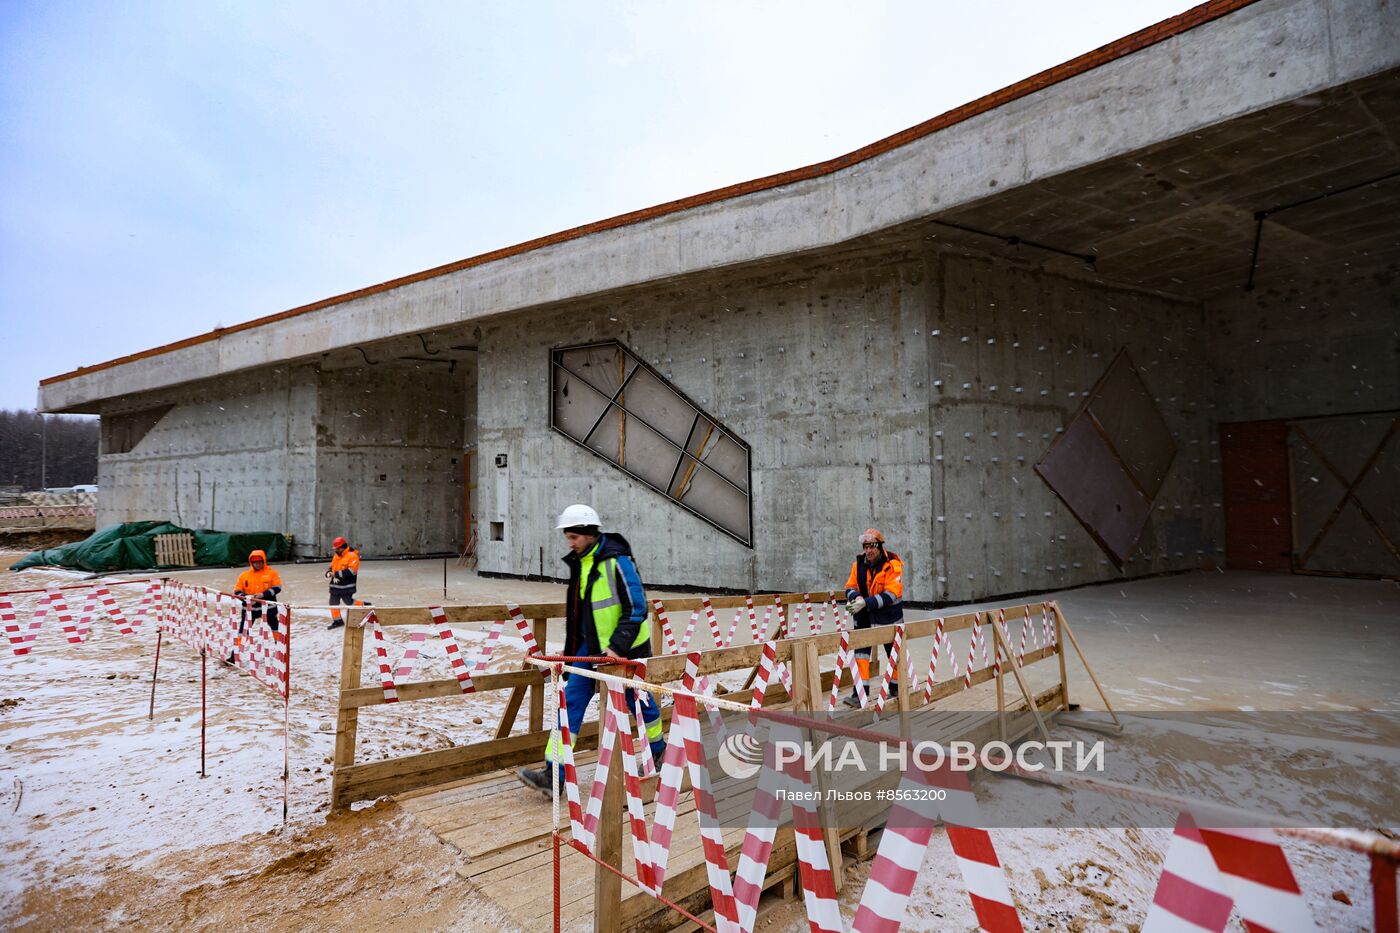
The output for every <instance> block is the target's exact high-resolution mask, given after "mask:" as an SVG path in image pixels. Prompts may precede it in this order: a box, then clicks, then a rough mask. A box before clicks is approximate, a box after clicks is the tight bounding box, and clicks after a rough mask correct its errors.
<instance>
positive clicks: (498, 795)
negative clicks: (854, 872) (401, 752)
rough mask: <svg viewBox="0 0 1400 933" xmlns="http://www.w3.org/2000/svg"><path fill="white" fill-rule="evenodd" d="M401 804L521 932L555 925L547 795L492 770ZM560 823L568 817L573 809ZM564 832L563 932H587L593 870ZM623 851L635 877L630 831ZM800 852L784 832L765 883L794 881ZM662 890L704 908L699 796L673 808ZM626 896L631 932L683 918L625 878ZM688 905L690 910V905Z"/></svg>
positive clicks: (733, 822) (735, 838) (588, 765)
mask: <svg viewBox="0 0 1400 933" xmlns="http://www.w3.org/2000/svg"><path fill="white" fill-rule="evenodd" d="M579 758H580V762H579V779H580V784H581V785H582V786H583V787H584V788H585V793H586V792H587V790H586V789H588V788H591V787H592V780H593V762H594V760H595V755H593V754H581V755H580V756H579ZM687 787H688V785H687ZM396 799H397V801H398V802H399V804H400V806H402V807H403V808H404V809H406V810H408V811H409V812H410V813H412V814H413V815H414V817H415V819H417V820H418V821H420V822H421V823H423V824H424V825H425V826H427V827H428V828H429V829H431V830H432V831H433V832H434V833H436V834H437V835H438V836H439V838H441V839H442V840H443V841H444V842H446V843H448V844H449V845H451V846H453V847H454V848H456V849H457V850H458V851H459V852H461V853H462V855H463V856H464V858H465V864H463V865H462V866H461V867H460V868H459V869H458V873H459V874H461V875H462V876H463V877H464V878H466V879H467V880H469V881H471V882H472V884H473V885H475V886H476V888H477V890H478V891H479V892H480V893H481V894H482V895H483V896H484V897H485V898H486V899H487V900H489V901H491V902H492V903H493V904H495V905H496V906H497V907H499V908H500V909H501V911H502V913H504V914H505V915H506V916H508V917H510V918H511V919H512V920H513V921H514V922H515V923H517V924H519V926H520V928H521V929H523V930H529V931H535V930H541V931H543V930H551V929H553V922H554V914H553V902H552V897H551V892H552V888H553V859H552V855H551V849H550V837H549V821H550V804H549V799H548V798H546V797H544V796H543V795H541V794H540V793H539V792H538V791H535V790H532V789H530V788H528V787H526V786H525V785H523V784H521V783H520V782H519V781H518V780H517V779H516V777H515V773H514V771H493V772H491V773H490V774H483V775H479V776H477V777H473V778H468V779H466V780H463V781H457V782H454V783H453V784H450V785H445V786H443V787H436V788H428V789H425V790H421V791H411V792H409V793H406V794H401V795H399V796H398V797H397V798H396ZM566 806H567V805H565V807H566ZM740 807H742V810H739V808H740ZM735 809H736V810H738V812H736V813H733V814H729V813H725V814H721V819H722V821H723V822H725V823H726V824H728V825H729V826H730V827H732V828H726V829H725V830H724V840H725V843H726V846H727V847H728V848H729V849H730V852H729V857H730V867H731V868H733V867H734V866H735V865H737V864H738V853H739V847H740V844H741V843H742V841H743V836H744V830H743V828H742V827H743V826H744V825H745V824H746V823H747V819H744V818H742V817H743V813H744V812H745V811H747V809H748V803H747V802H740V801H735ZM646 815H647V820H648V822H650V821H651V819H652V818H653V817H654V816H655V812H654V804H651V803H648V804H647V806H646ZM726 817H728V818H726ZM563 818H564V819H565V821H567V819H568V811H567V809H565V810H564V812H563ZM568 836H569V833H568V829H567V826H566V827H565V832H564V837H565V840H566V841H565V844H564V847H563V848H562V849H561V850H560V851H561V855H560V860H559V875H560V890H561V898H560V900H561V904H562V905H563V906H562V909H561V920H562V922H563V924H564V925H565V927H566V928H567V927H569V926H570V925H571V924H572V925H574V926H586V924H583V923H581V921H584V920H585V919H587V918H588V917H589V916H590V915H591V914H592V910H593V874H594V863H593V862H592V861H591V860H589V859H588V858H586V857H585V856H584V855H582V854H581V853H579V852H578V851H577V850H575V849H574V848H573V847H572V846H569V845H568V843H567V839H568ZM622 851H623V870H624V871H626V872H628V873H629V874H633V875H635V865H634V864H633V861H632V842H631V836H630V835H624V838H623V840H622ZM795 856H796V850H795V847H794V845H793V843H792V837H791V833H790V832H789V833H787V834H786V836H784V834H781V833H780V834H779V837H778V840H777V844H775V846H774V852H773V859H772V861H771V863H770V868H771V870H770V872H769V878H768V881H767V884H766V886H768V887H773V886H777V885H780V884H783V883H784V882H786V881H787V880H788V879H789V878H791V877H792V874H793V870H794V868H795V864H796V863H795ZM666 888H667V891H668V896H669V895H670V892H671V891H672V890H674V891H677V892H685V894H684V895H683V896H686V897H690V898H694V897H695V895H697V894H699V895H705V896H703V897H701V898H700V900H703V901H704V903H703V904H697V905H694V906H695V907H697V908H699V909H705V908H707V907H708V896H707V895H708V891H709V883H708V879H707V876H706V872H705V861H704V850H703V848H702V845H701V839H700V833H699V821H698V818H697V817H696V815H695V802H694V798H693V797H692V795H691V794H689V793H688V792H687V793H686V794H684V795H683V796H682V799H681V801H680V803H679V805H678V807H677V811H676V832H675V836H674V839H673V841H672V844H671V856H670V860H669V863H668V866H667V871H666ZM622 896H623V901H622V918H623V923H624V925H625V926H626V927H635V926H638V925H642V926H650V927H654V928H657V929H669V928H670V927H672V926H674V925H675V924H676V923H677V922H680V921H681V920H682V919H683V918H681V917H680V916H679V915H678V914H676V913H674V912H673V911H671V910H670V909H669V908H667V907H665V905H663V904H661V903H660V902H659V901H656V900H655V899H653V898H651V897H649V896H648V895H646V894H644V893H643V892H642V891H640V890H639V889H637V888H636V887H633V886H632V885H630V884H627V883H625V882H624V884H623V889H622ZM691 906H692V905H690V904H687V907H688V908H690V907H691ZM667 914H669V915H670V917H669V919H668V918H667V917H666V916H665V915H667Z"/></svg>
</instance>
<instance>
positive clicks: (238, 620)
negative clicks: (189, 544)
mask: <svg viewBox="0 0 1400 933" xmlns="http://www.w3.org/2000/svg"><path fill="white" fill-rule="evenodd" d="M164 588H165V589H167V590H168V593H167V594H166V599H165V602H164V603H163V605H164V606H165V610H166V611H164V612H163V614H162V616H163V617H162V618H161V620H160V622H159V625H160V629H161V630H162V631H165V632H169V633H170V634H171V635H172V636H173V637H174V638H175V639H177V640H178V641H180V642H183V643H184V644H186V645H188V646H189V647H190V648H191V649H193V650H194V651H196V652H199V653H202V654H206V655H209V656H212V657H214V658H218V659H219V660H222V661H224V662H225V663H227V664H230V665H231V666H233V667H236V668H238V669H240V670H243V671H246V672H247V673H248V674H250V675H251V676H252V677H253V679H254V680H256V681H257V682H258V683H260V684H262V685H263V686H265V687H267V688H269V689H270V690H272V691H273V692H274V693H276V694H277V695H278V696H280V697H282V698H283V699H287V697H288V695H289V692H290V663H289V658H290V656H291V642H290V638H289V635H288V632H289V631H290V626H291V613H292V610H291V607H288V606H277V607H276V608H278V610H279V618H280V621H279V624H278V629H277V631H273V630H272V627H271V626H270V625H269V624H268V623H267V621H266V620H265V619H264V620H254V619H251V618H250V619H248V620H247V621H246V622H244V621H243V619H242V616H243V612H244V610H245V607H252V606H256V605H258V604H261V605H263V606H264V607H267V608H268V609H270V608H272V607H273V606H274V605H275V604H273V603H269V602H264V601H262V600H257V599H251V598H248V597H237V596H234V595H232V594H231V593H222V592H219V591H218V590H212V589H209V588H208V587H202V586H193V585H191V584H187V583H180V582H177V581H174V580H168V581H166V582H165V584H164ZM155 604H156V600H155V598H154V594H153V599H152V605H155ZM269 614H270V613H269ZM240 629H241V631H240Z"/></svg>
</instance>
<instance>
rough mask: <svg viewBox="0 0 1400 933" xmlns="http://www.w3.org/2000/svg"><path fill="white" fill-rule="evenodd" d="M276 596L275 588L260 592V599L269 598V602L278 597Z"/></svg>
mask: <svg viewBox="0 0 1400 933" xmlns="http://www.w3.org/2000/svg"><path fill="white" fill-rule="evenodd" d="M276 598H277V593H276V592H274V591H273V590H263V591H262V592H261V593H259V594H258V599H265V600H267V601H268V602H271V601H272V600H274V599H276Z"/></svg>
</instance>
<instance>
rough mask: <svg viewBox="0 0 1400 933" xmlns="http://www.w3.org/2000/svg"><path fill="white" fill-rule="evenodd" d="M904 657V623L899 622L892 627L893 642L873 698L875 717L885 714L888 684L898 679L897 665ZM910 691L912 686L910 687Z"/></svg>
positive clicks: (888, 695)
mask: <svg viewBox="0 0 1400 933" xmlns="http://www.w3.org/2000/svg"><path fill="white" fill-rule="evenodd" d="M903 655H904V623H903V622H900V623H899V624H897V625H896V626H895V627H894V641H893V642H891V643H890V651H889V654H888V656H887V657H886V660H887V661H888V662H889V663H887V664H886V665H885V672H884V675H883V676H882V677H881V678H880V693H879V695H877V696H876V697H875V715H877V716H879V715H881V714H883V713H884V712H885V703H886V702H887V701H888V700H889V698H890V684H891V683H893V682H895V680H896V679H897V678H898V677H899V663H900V661H902V660H903ZM911 689H912V686H911Z"/></svg>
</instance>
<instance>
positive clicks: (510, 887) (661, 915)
mask: <svg viewBox="0 0 1400 933" xmlns="http://www.w3.org/2000/svg"><path fill="white" fill-rule="evenodd" d="M1054 693H1056V694H1057V693H1058V691H1057V690H1056V691H1054ZM1037 699H1038V700H1039V701H1040V702H1039V703H1038V705H1041V706H1042V708H1045V707H1046V706H1048V705H1050V702H1052V699H1051V697H1050V696H1049V692H1047V694H1042V696H1041V697H1039V698H1037ZM1021 708H1022V709H1024V705H1022V706H1021ZM909 726H910V728H911V730H912V732H913V734H914V735H916V736H918V737H919V738H921V739H927V738H935V737H937V738H939V739H941V740H942V741H944V742H945V743H946V742H949V741H953V740H965V741H987V740H989V739H991V738H994V737H995V735H994V734H993V733H992V730H993V729H994V728H995V720H994V719H990V720H989V718H988V714H987V713H985V712H981V711H973V710H942V709H938V708H936V707H933V706H927V707H922V708H920V709H917V710H914V711H913V712H912V713H910V714H909ZM874 728H875V729H877V730H878V731H883V732H887V733H891V734H894V735H897V734H898V733H899V729H900V724H899V717H897V716H895V717H891V718H889V719H887V720H886V721H885V722H883V723H880V724H878V725H876V726H874ZM1022 731H1024V730H1022ZM595 761H596V753H594V752H583V753H580V754H579V756H578V765H579V782H580V786H581V787H582V788H583V789H584V793H585V794H586V793H588V791H589V790H590V789H591V788H592V781H593V771H594V762H595ZM896 781H897V775H895V774H883V775H881V774H870V775H864V776H861V775H857V774H855V773H849V774H847V773H842V774H840V775H839V780H837V781H836V782H835V783H833V784H832V785H831V786H839V787H841V788H842V789H849V788H854V787H858V786H860V787H878V786H881V785H888V786H893V785H894V783H895V782H896ZM652 784H653V786H654V779H653V782H652ZM745 790H746V793H740V794H735V795H733V797H732V799H728V800H725V799H720V800H717V801H716V803H717V806H718V808H719V810H720V814H719V815H720V822H721V824H722V825H723V826H724V827H725V829H724V841H725V845H726V849H727V850H728V852H729V866H730V870H731V871H732V870H733V869H735V868H736V867H737V865H738V858H739V849H740V845H741V843H742V841H743V836H744V829H743V827H745V826H746V825H747V824H748V822H749V815H748V811H749V809H750V806H751V804H752V790H751V789H748V788H746V789H745ZM644 794H645V788H644ZM395 799H396V800H397V801H398V803H399V804H400V805H401V806H402V807H403V808H404V809H406V810H407V811H409V812H410V813H412V814H413V815H414V817H415V818H416V819H417V820H419V821H420V822H421V823H423V824H424V825H425V826H427V827H428V828H429V829H431V830H432V831H433V832H434V833H436V834H437V835H438V836H439V837H440V838H441V839H442V840H443V841H444V842H446V843H448V844H449V845H451V846H453V847H454V848H456V849H457V850H458V851H459V852H461V853H462V855H463V857H464V864H463V865H462V866H461V867H460V868H459V869H458V873H459V874H461V875H462V876H463V877H464V878H466V879H467V880H469V881H471V882H472V884H473V885H474V886H475V887H476V889H477V891H478V892H479V893H480V894H481V895H482V896H483V897H485V898H486V899H487V900H489V901H490V902H492V903H493V904H495V905H496V906H497V907H499V908H500V909H501V912H502V913H503V914H504V915H505V916H507V917H509V918H510V919H511V920H512V921H513V922H514V923H516V924H518V925H519V927H520V928H521V929H523V930H527V931H536V930H539V931H547V930H552V929H553V918H554V914H553V900H552V890H553V874H552V872H553V860H552V854H551V848H550V836H549V826H550V803H549V799H548V798H546V797H544V796H543V795H541V794H540V793H539V792H538V791H535V790H533V789H531V788H528V787H526V786H525V785H523V784H521V783H520V781H519V780H517V779H516V777H515V772H514V771H513V770H504V771H493V772H490V773H487V774H482V775H477V776H475V777H471V778H466V779H464V780H461V781H455V782H453V783H451V784H445V785H441V786H438V787H431V788H424V789H421V790H416V791H409V792H407V793H403V794H400V795H398V796H397V797H396V798H395ZM561 806H562V807H563V812H562V814H561V816H562V817H563V819H564V821H565V823H566V826H565V830H564V835H565V839H566V840H567V838H568V828H567V821H568V811H567V804H566V803H563V802H562V801H561ZM888 806H889V805H888V804H880V805H878V806H876V807H873V808H872V809H871V810H870V818H869V819H868V820H867V822H866V823H865V825H863V826H857V827H851V828H847V829H845V830H844V831H843V832H842V834H841V838H842V840H843V841H853V842H854V844H853V846H852V847H851V848H849V849H848V854H855V855H858V856H859V857H868V856H869V855H873V853H871V852H867V851H866V846H865V834H866V832H868V831H869V830H870V829H872V828H875V827H877V826H879V825H882V824H883V820H884V813H885V812H886V811H887V810H888ZM654 809H655V807H654V804H652V803H648V804H647V805H646V818H647V821H648V825H650V823H651V820H652V819H653V818H654V816H655V813H654ZM624 815H625V810H624ZM622 853H623V854H622V866H621V867H622V870H623V871H626V872H627V873H628V874H633V875H634V876H635V868H636V867H635V864H634V863H633V857H632V841H631V835H630V833H629V832H627V831H626V830H624V832H623V838H622ZM594 868H595V866H594V863H593V862H592V861H591V860H590V859H588V858H587V857H586V856H584V855H582V854H581V853H579V852H578V851H576V850H575V849H574V848H573V847H572V846H569V845H568V844H567V841H566V842H565V844H564V846H563V847H562V849H561V857H560V889H561V904H562V909H561V921H562V924H563V926H564V928H565V929H591V927H592V922H591V916H592V910H593V876H594ZM796 868H797V862H796V847H795V845H794V843H793V840H792V832H791V830H790V829H786V828H785V829H782V830H780V831H779V833H778V836H777V839H776V841H775V844H774V847H773V854H772V857H771V859H770V861H769V870H768V877H767V880H766V881H765V888H768V889H771V888H773V887H777V886H782V888H783V890H784V892H785V893H790V891H791V888H790V885H791V882H792V880H793V878H794V874H795V872H796ZM665 890H666V894H667V896H668V897H670V898H671V899H673V900H676V901H677V902H679V903H682V904H684V905H685V906H686V908H687V909H689V910H692V911H694V912H696V913H697V914H701V912H702V911H705V910H707V909H708V908H709V881H708V877H707V874H706V869H705V862H704V850H703V848H702V845H701V839H700V833H699V821H698V818H697V817H696V814H695V803H694V798H693V796H692V795H691V794H690V793H689V782H688V781H687V783H686V784H685V786H684V793H683V794H682V796H681V800H680V802H679V804H678V806H677V813H676V826H675V834H674V838H673V841H672V845H671V855H670V860H669V864H668V866H667V871H666V884H665ZM622 898H623V900H622V910H621V928H622V929H642V930H667V929H671V928H673V927H674V926H676V925H677V924H679V923H681V922H682V921H683V919H684V918H682V917H681V916H680V915H679V914H677V913H675V912H674V911H672V910H670V909H669V908H667V907H666V906H665V905H663V904H661V903H660V902H659V901H656V900H655V899H653V898H652V897H650V896H648V895H647V894H645V893H643V892H642V891H641V890H640V889H638V888H636V887H634V886H633V885H631V884H629V883H627V882H624V883H623V886H622ZM701 915H703V914H701Z"/></svg>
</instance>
